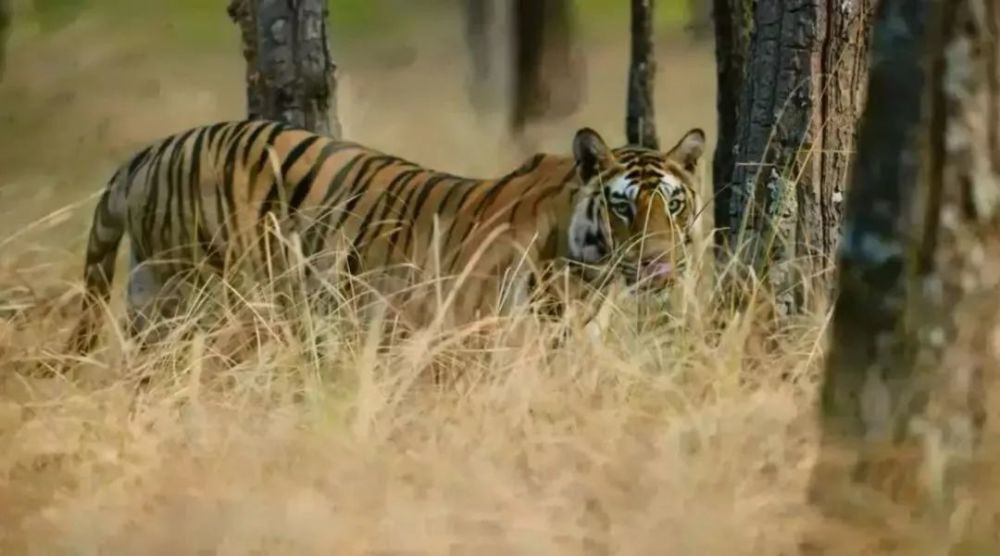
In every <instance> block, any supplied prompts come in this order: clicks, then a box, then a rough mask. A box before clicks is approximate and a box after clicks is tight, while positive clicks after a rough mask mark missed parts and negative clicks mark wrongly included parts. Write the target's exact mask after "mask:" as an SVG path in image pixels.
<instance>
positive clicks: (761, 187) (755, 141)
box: [720, 0, 874, 315]
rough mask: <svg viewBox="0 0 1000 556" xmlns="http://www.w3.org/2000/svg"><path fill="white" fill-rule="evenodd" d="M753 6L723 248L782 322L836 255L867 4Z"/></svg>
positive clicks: (774, 1)
mask: <svg viewBox="0 0 1000 556" xmlns="http://www.w3.org/2000/svg"><path fill="white" fill-rule="evenodd" d="M755 4H756V5H755V9H754V22H753V34H752V36H751V39H750V44H749V55H748V58H747V60H748V62H747V64H748V65H747V66H746V72H745V76H746V78H745V81H744V83H743V87H742V90H741V93H740V96H741V100H740V102H739V103H738V104H739V108H738V113H737V126H736V128H737V129H736V134H735V142H734V150H735V155H734V161H735V165H734V166H733V170H732V174H731V178H730V180H729V184H728V187H729V189H730V195H731V196H730V198H729V199H728V200H729V209H730V211H729V215H728V216H729V218H728V226H729V231H728V239H729V245H731V246H733V247H736V248H738V249H740V250H744V251H742V252H743V254H744V260H745V261H747V262H748V263H749V265H750V266H751V267H752V268H754V270H755V271H756V274H757V275H758V276H765V277H766V284H767V285H768V286H769V287H770V288H771V290H772V291H773V293H774V295H775V299H776V302H777V306H776V309H777V311H778V314H779V315H781V314H788V313H794V312H798V311H799V310H800V309H801V308H802V306H803V302H804V301H805V299H804V295H805V293H807V292H806V291H805V290H804V289H803V288H802V287H801V286H803V285H804V284H807V283H808V282H809V281H808V280H804V278H805V277H806V276H808V275H811V274H813V273H815V272H817V271H819V270H822V269H825V268H826V267H828V266H829V261H830V259H831V257H832V255H833V249H834V247H835V246H834V241H833V240H834V238H835V237H836V235H837V230H838V229H839V223H838V221H837V220H838V218H839V203H840V201H841V199H840V194H839V193H838V192H840V191H842V190H843V184H844V181H845V180H846V167H847V160H848V159H847V157H848V156H849V154H850V152H849V149H850V147H851V145H852V144H853V136H854V133H855V122H856V120H857V116H858V114H859V108H860V103H859V101H860V98H859V97H858V96H857V93H856V91H857V90H858V88H863V87H864V77H863V76H864V72H863V71H860V70H861V69H862V68H863V67H864V64H865V61H866V60H867V43H868V32H867V29H868V25H869V22H870V19H871V13H872V8H873V5H874V0H853V1H851V2H812V1H806V0H770V1H758V2H756V3H755ZM720 19H721V18H720ZM827 141H830V142H831V143H832V144H831V145H827ZM830 148H835V149H840V150H838V151H836V152H831V151H830V150H829V149H830ZM723 174H725V172H723ZM723 187H726V186H723ZM822 283H823V282H820V284H822Z"/></svg>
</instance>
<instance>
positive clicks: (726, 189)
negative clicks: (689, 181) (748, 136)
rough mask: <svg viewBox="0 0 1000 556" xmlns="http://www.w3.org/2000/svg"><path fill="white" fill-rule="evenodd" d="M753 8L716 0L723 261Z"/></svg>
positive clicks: (715, 170)
mask: <svg viewBox="0 0 1000 556" xmlns="http://www.w3.org/2000/svg"><path fill="white" fill-rule="evenodd" d="M693 1H697V0H693ZM705 1H706V2H707V0H705ZM753 7H754V0H713V8H712V11H713V12H714V15H713V17H714V19H713V23H714V25H715V63H716V89H717V91H718V93H717V94H716V101H715V102H716V111H717V113H718V131H717V133H716V143H715V156H714V157H713V160H712V182H713V189H714V193H713V203H714V209H715V210H714V217H715V227H716V229H717V230H718V231H717V232H716V233H715V243H716V247H717V248H718V249H717V253H718V255H719V256H717V257H716V259H717V260H718V261H719V262H721V263H723V264H724V263H725V258H726V257H725V245H726V243H727V239H728V238H727V233H728V229H729V214H730V211H731V207H730V204H731V199H732V190H731V189H730V183H731V181H732V178H733V170H734V168H735V167H736V160H735V158H734V156H735V155H736V152H735V148H736V126H737V123H738V122H739V103H740V97H741V92H742V91H743V80H744V76H745V72H746V63H747V55H748V53H749V52H748V51H749V48H750V34H751V32H752V30H753V18H752V16H753ZM721 266H723V265H720V267H721Z"/></svg>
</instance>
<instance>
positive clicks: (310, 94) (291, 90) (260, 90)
mask: <svg viewBox="0 0 1000 556" xmlns="http://www.w3.org/2000/svg"><path fill="white" fill-rule="evenodd" d="M229 15H230V17H232V18H233V20H234V21H236V22H237V23H238V24H239V26H240V31H241V33H242V37H243V55H244V58H246V62H247V77H246V79H247V112H248V113H249V115H250V118H266V119H273V120H281V121H285V122H288V123H291V124H293V125H296V126H300V127H303V128H305V129H310V130H313V131H316V132H318V133H322V134H325V135H330V136H333V137H339V136H340V132H341V130H340V123H339V120H338V119H337V116H336V111H337V105H336V89H337V82H336V70H337V66H336V65H335V64H334V63H333V59H332V57H331V55H330V45H329V41H328V38H327V27H326V16H327V7H326V2H324V1H323V0H296V1H278V0H232V2H231V3H230V5H229Z"/></svg>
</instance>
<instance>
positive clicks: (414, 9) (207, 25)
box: [22, 0, 690, 43]
mask: <svg viewBox="0 0 1000 556" xmlns="http://www.w3.org/2000/svg"><path fill="white" fill-rule="evenodd" d="M689 1H690V0H659V1H658V2H657V4H656V17H657V22H656V23H657V27H658V28H660V29H662V30H671V29H678V28H680V27H681V26H683V25H684V24H685V23H686V22H687V19H688V12H689V9H688V2H689ZM328 2H329V5H330V27H331V31H332V33H333V34H334V36H335V38H336V39H337V40H345V39H346V40H349V39H353V38H365V37H370V35H371V34H372V33H375V32H386V31H390V32H391V30H392V29H393V28H395V26H397V25H400V24H404V23H405V21H406V19H407V18H412V17H415V16H420V15H425V14H426V13H428V12H430V13H434V12H437V11H438V10H440V9H442V8H449V7H451V8H456V7H458V6H459V5H460V0H328ZM226 4H228V0H166V1H162V2H155V3H154V2H150V1H147V0H30V2H29V5H30V9H31V13H30V14H22V15H28V16H29V17H32V18H33V19H34V20H35V21H36V22H37V23H38V25H39V28H40V29H41V30H42V31H43V32H45V31H53V30H57V29H60V28H62V27H63V26H65V25H67V24H69V23H71V22H72V21H74V20H75V19H76V18H78V17H80V16H81V15H83V14H84V13H86V15H91V16H96V17H101V18H108V19H112V20H115V21H116V22H119V23H128V22H129V21H135V19H136V18H150V17H155V18H157V20H158V21H159V22H160V23H162V25H163V27H164V28H166V29H168V30H170V31H171V34H173V35H176V37H175V38H178V39H181V40H182V41H184V42H187V41H194V42H196V43H197V42H202V41H213V40H217V39H219V38H220V37H226V33H227V29H226V28H227V27H229V26H231V23H230V21H229V20H228V18H227V17H226V15H225V7H226ZM576 7H577V17H578V20H579V21H580V23H581V26H582V27H583V28H584V29H585V30H587V31H597V32H605V31H607V32H617V31H618V30H620V29H622V28H623V26H627V22H628V17H629V2H627V1H625V0H576ZM624 28H626V29H627V27H624ZM228 31H231V30H228ZM227 40H228V38H227Z"/></svg>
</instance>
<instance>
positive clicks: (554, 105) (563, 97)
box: [463, 0, 584, 135]
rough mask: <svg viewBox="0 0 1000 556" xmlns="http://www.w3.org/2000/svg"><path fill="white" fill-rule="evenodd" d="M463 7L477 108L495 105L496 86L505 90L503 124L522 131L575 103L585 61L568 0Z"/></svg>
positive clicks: (478, 1) (468, 0) (480, 2)
mask: <svg viewBox="0 0 1000 556" xmlns="http://www.w3.org/2000/svg"><path fill="white" fill-rule="evenodd" d="M463 9H464V16H465V22H466V41H467V44H468V47H469V51H470V55H471V56H470V60H471V67H472V71H471V78H470V79H471V80H472V83H471V84H470V87H469V91H470V95H471V96H472V103H473V105H474V106H476V107H477V109H480V110H482V109H484V108H493V107H495V106H497V105H498V104H499V101H498V99H497V95H496V91H497V90H501V91H510V92H511V94H510V99H509V102H508V103H507V105H506V106H507V109H508V125H509V128H510V130H511V131H512V132H513V133H514V134H515V135H521V134H522V133H523V131H524V130H525V128H526V127H527V126H528V125H530V124H531V123H532V122H534V121H539V120H543V119H546V118H558V117H564V116H566V115H569V114H571V113H573V112H574V111H575V110H576V109H577V108H579V106H580V104H581V102H582V99H583V90H584V88H583V75H584V74H583V68H584V63H583V58H582V56H581V55H580V52H579V49H578V47H577V44H576V28H575V21H574V11H573V4H572V0H546V1H545V2H538V1H537V0H502V1H489V0H465V2H464V3H463ZM498 50H500V51H502V52H506V53H508V54H507V55H504V54H501V55H497V51H498ZM505 59H506V61H507V62H506V63H505V62H504V60H505ZM508 71H509V74H508V75H509V79H507V78H505V76H504V75H503V73H504V72H508Z"/></svg>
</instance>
